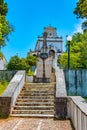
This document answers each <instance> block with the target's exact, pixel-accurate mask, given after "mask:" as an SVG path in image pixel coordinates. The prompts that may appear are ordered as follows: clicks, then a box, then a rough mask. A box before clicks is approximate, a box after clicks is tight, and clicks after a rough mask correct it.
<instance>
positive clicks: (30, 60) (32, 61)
mask: <svg viewBox="0 0 87 130" xmlns="http://www.w3.org/2000/svg"><path fill="white" fill-rule="evenodd" d="M26 62H27V63H28V64H29V65H30V66H36V57H35V56H32V55H28V56H27V58H26Z"/></svg>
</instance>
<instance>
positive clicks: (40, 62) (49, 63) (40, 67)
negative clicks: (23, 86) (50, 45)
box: [35, 57, 52, 82]
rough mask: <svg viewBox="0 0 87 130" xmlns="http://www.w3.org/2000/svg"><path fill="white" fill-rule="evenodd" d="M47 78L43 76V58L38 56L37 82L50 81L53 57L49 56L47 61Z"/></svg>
mask: <svg viewBox="0 0 87 130" xmlns="http://www.w3.org/2000/svg"><path fill="white" fill-rule="evenodd" d="M44 63H45V78H43V60H42V59H41V58H38V61H37V72H36V78H35V82H50V81H51V72H52V57H49V58H47V59H46V60H45V61H44Z"/></svg>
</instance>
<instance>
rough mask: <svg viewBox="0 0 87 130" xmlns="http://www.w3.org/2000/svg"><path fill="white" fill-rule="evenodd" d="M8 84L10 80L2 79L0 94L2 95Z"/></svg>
mask: <svg viewBox="0 0 87 130" xmlns="http://www.w3.org/2000/svg"><path fill="white" fill-rule="evenodd" d="M7 86H8V82H7V81H3V82H2V81H0V96H1V95H2V93H3V92H4V91H5V89H6V88H7Z"/></svg>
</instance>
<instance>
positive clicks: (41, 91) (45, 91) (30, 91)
mask: <svg viewBox="0 0 87 130" xmlns="http://www.w3.org/2000/svg"><path fill="white" fill-rule="evenodd" d="M21 93H48V94H49V93H54V91H53V90H52V91H50V90H48V91H47V90H33V89H32V90H24V91H21Z"/></svg>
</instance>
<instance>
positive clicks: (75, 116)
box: [67, 96, 87, 130]
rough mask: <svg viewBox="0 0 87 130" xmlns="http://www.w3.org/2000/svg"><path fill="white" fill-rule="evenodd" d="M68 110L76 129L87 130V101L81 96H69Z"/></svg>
mask: <svg viewBox="0 0 87 130" xmlns="http://www.w3.org/2000/svg"><path fill="white" fill-rule="evenodd" d="M67 111H68V117H69V118H71V120H72V123H73V126H74V128H75V130H87V101H85V100H84V99H83V98H82V97H80V96H72V97H69V98H68V103H67Z"/></svg>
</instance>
